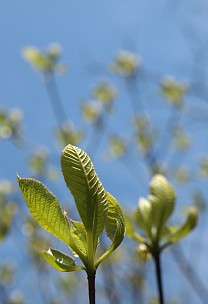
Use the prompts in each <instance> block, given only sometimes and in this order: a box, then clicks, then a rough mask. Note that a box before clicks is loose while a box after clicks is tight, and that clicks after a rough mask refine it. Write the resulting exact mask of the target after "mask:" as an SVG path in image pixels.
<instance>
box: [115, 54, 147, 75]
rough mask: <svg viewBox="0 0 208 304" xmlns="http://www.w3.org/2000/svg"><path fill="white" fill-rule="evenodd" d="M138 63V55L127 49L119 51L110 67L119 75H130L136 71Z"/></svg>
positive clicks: (139, 62)
mask: <svg viewBox="0 0 208 304" xmlns="http://www.w3.org/2000/svg"><path fill="white" fill-rule="evenodd" d="M140 64H141V61H140V59H139V58H138V56H136V55H135V54H133V53H130V52H127V51H121V52H120V53H118V55H117V56H116V58H115V60H114V62H113V63H112V64H111V66H110V69H111V71H112V72H114V73H118V74H119V75H121V76H124V77H131V76H133V75H134V74H135V73H136V72H137V70H138V69H139V67H140Z"/></svg>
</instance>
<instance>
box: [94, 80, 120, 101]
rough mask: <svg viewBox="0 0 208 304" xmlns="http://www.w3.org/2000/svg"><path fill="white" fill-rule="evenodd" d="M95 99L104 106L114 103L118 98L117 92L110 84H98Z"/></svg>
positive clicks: (104, 82)
mask: <svg viewBox="0 0 208 304" xmlns="http://www.w3.org/2000/svg"><path fill="white" fill-rule="evenodd" d="M92 95H93V97H94V98H95V99H96V100H99V101H100V102H101V103H103V104H104V105H108V104H110V103H112V101H113V100H114V99H115V98H116V96H117V90H116V89H115V88H114V87H113V86H112V85H110V84H109V83H108V82H106V81H103V82H101V83H100V84H98V85H97V86H96V87H95V89H94V90H93V92H92Z"/></svg>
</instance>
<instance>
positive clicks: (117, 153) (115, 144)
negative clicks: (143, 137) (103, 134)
mask: <svg viewBox="0 0 208 304" xmlns="http://www.w3.org/2000/svg"><path fill="white" fill-rule="evenodd" d="M126 152H127V142H125V141H124V140H123V139H122V138H120V137H118V136H114V135H112V136H110V137H109V147H108V150H107V152H106V155H107V158H109V159H115V158H121V157H123V156H124V155H125V154H126Z"/></svg>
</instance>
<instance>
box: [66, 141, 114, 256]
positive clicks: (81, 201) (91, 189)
mask: <svg viewBox="0 0 208 304" xmlns="http://www.w3.org/2000/svg"><path fill="white" fill-rule="evenodd" d="M61 166H62V172H63V175H64V179H65V182H66V185H67V187H68V188H69V189H70V191H71V193H72V195H73V196H74V199H75V203H76V206H77V209H78V211H79V215H80V218H81V219H82V222H83V224H84V227H85V229H86V231H87V232H91V233H93V248H94V249H93V250H95V249H96V247H97V242H98V237H99V236H100V235H101V233H102V231H103V229H104V227H105V222H106V216H107V209H108V203H107V199H106V193H105V190H104V188H103V186H102V184H101V182H100V180H99V178H98V176H97V174H96V172H95V170H94V167H93V164H92V162H91V160H90V158H89V156H88V155H87V154H86V153H85V152H84V151H83V150H81V149H79V148H78V147H75V146H72V145H68V146H66V148H65V149H64V150H63V152H62V156H61Z"/></svg>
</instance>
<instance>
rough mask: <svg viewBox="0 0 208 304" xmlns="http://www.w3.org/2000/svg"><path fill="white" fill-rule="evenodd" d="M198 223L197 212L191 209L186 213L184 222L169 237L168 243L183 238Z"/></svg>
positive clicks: (193, 208)
mask: <svg viewBox="0 0 208 304" xmlns="http://www.w3.org/2000/svg"><path fill="white" fill-rule="evenodd" d="M197 222H198V211H197V209H196V208H195V207H191V208H190V209H189V211H188V214H187V218H186V220H185V222H184V223H183V224H182V225H181V226H179V227H178V228H177V229H175V231H174V232H173V233H172V235H171V236H170V237H169V242H170V243H175V242H177V241H178V240H180V239H182V238H183V237H185V236H186V235H187V234H189V232H190V231H191V230H192V229H194V228H195V226H196V225H197Z"/></svg>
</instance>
